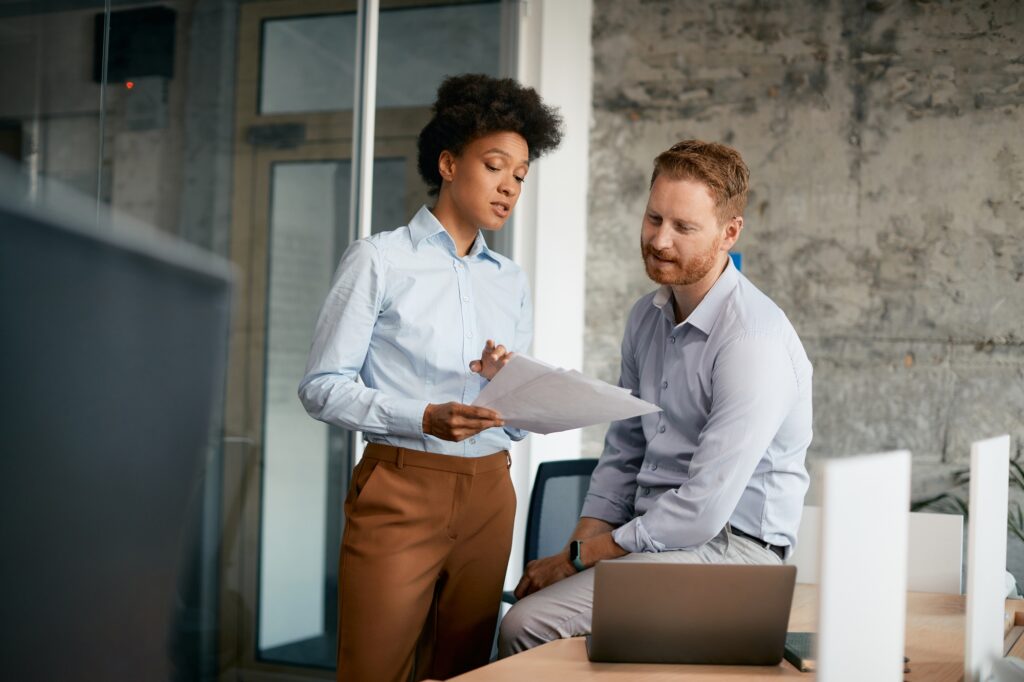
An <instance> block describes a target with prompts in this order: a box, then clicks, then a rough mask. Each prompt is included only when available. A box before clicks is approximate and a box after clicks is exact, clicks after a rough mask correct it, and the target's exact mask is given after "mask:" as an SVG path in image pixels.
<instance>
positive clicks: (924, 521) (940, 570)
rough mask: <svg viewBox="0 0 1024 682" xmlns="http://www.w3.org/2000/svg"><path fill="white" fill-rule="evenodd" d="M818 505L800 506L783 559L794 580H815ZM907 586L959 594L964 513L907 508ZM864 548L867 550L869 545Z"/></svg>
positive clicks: (912, 590) (810, 581) (819, 526)
mask: <svg viewBox="0 0 1024 682" xmlns="http://www.w3.org/2000/svg"><path fill="white" fill-rule="evenodd" d="M820 529H821V507H812V506H807V507H804V513H803V517H802V518H801V519H800V530H799V532H798V534H797V542H796V549H795V550H794V552H793V556H791V557H790V558H789V561H787V562H786V563H789V564H792V565H793V566H796V581H797V582H798V583H817V582H818V554H819V548H818V537H819V532H820ZM908 534H909V537H908V539H907V589H908V590H910V591H911V592H941V593H944V594H960V593H961V591H962V588H963V582H962V574H963V555H964V546H963V542H964V540H963V538H964V517H962V516H960V515H958V514H929V513H926V512H910V520H909V526H908ZM866 551H870V550H869V549H868V550H866Z"/></svg>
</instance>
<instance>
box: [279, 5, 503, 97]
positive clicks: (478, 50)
mask: <svg viewBox="0 0 1024 682" xmlns="http://www.w3.org/2000/svg"><path fill="white" fill-rule="evenodd" d="M500 25H501V5H500V4H499V3H498V2H482V3H474V4H457V5H441V6H433V7H420V8H409V9H391V10H382V11H381V13H380V34H379V42H378V59H377V80H378V85H377V106H378V107H381V108H401V107H421V106H429V105H430V104H431V103H432V102H433V101H434V96H435V94H436V92H437V85H438V83H440V82H441V79H443V78H444V77H445V76H447V75H452V74H456V73H468V72H473V73H486V74H490V75H495V76H496V75H498V69H499V58H500V49H499V47H500V46H499V39H500ZM355 40H356V15H355V14H352V13H349V14H329V15H321V16H314V17H302V18H295V19H272V20H268V21H265V22H264V24H263V57H262V68H261V77H260V112H261V113H264V114H281V113H294V112H312V111H350V110H351V109H352V97H353V83H354V80H353V64H352V58H351V57H352V51H353V50H354V48H355Z"/></svg>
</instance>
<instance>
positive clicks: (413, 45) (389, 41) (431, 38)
mask: <svg viewBox="0 0 1024 682" xmlns="http://www.w3.org/2000/svg"><path fill="white" fill-rule="evenodd" d="M500 29H501V5H500V4H499V3H497V2H488V3H480V4H473V5H447V6H441V7H422V8H415V9H395V10H388V11H382V12H381V13H380V47H379V54H380V58H379V59H380V61H379V63H378V65H377V106H378V107H379V108H389V107H420V106H430V105H431V104H432V103H433V102H434V97H435V96H436V95H437V86H438V85H439V84H440V83H441V81H442V80H443V79H444V78H445V76H453V75H455V74H459V73H486V74H488V75H491V76H497V75H498V68H499V59H500V54H501V52H500V45H499V43H500V35H501V33H500ZM416 132H417V133H418V132H419V131H416Z"/></svg>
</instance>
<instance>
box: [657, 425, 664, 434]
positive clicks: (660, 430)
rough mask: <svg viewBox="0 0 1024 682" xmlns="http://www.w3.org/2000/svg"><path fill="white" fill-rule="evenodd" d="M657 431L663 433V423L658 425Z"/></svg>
mask: <svg viewBox="0 0 1024 682" xmlns="http://www.w3.org/2000/svg"><path fill="white" fill-rule="evenodd" d="M658 433H665V425H664V424H662V425H661V426H659V427H658Z"/></svg>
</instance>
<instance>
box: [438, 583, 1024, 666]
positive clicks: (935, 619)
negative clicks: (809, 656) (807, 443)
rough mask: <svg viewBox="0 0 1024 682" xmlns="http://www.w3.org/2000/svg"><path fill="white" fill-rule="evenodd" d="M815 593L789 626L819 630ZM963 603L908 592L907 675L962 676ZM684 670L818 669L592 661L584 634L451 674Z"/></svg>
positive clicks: (798, 595) (1022, 604) (802, 592)
mask: <svg viewBox="0 0 1024 682" xmlns="http://www.w3.org/2000/svg"><path fill="white" fill-rule="evenodd" d="M817 594H818V590H817V586H816V585H797V586H796V592H795V593H794V595H793V610H792V612H791V613H790V618H789V629H790V631H792V632H800V631H814V630H817V627H816V625H817V623H816V621H817V618H818V615H817V610H818V609H817ZM964 606H965V597H963V596H961V595H949V594H930V593H925V592H910V593H908V594H907V639H906V652H907V656H909V657H910V663H909V666H910V673H908V674H907V675H905V676H904V678H905V679H906V680H908V681H909V682H914V681H916V680H921V681H922V682H923V681H925V680H927V681H928V682H933V681H942V680H949V681H950V682H959V680H960V679H961V678H962V677H963V665H964ZM1007 608H1010V609H1012V610H1015V611H1018V612H1020V614H1021V616H1019V617H1024V601H1022V600H1008V601H1007ZM1014 652H1016V647H1015V649H1014ZM1018 655H1019V654H1018ZM684 674H685V678H686V679H687V680H714V681H716V682H721V681H723V680H762V679H764V680H777V679H787V680H804V681H805V682H807V681H808V680H813V679H814V673H801V672H800V671H798V670H797V669H796V668H794V667H793V666H792V665H790V664H789V663H788V662H787V661H783V662H782V663H781V664H780V665H777V666H774V667H759V666H717V665H654V664H638V663H591V662H590V661H589V660H587V651H586V642H585V640H584V639H583V638H582V637H576V638H574V639H563V640H559V641H555V642H549V643H548V644H545V645H544V646H540V647H537V648H536V649H531V650H530V651H525V652H523V653H521V654H518V655H516V656H512V657H510V658H506V659H504V660H501V661H497V662H495V663H492V664H490V665H488V666H485V667H483V668H479V669H477V670H474V671H473V672H469V673H466V674H465V675H460V676H458V677H455V678H452V679H453V680H457V681H458V682H522V681H523V680H529V681H530V682H546V681H547V680H553V681H555V682H575V681H577V680H599V681H600V682H615V681H618V680H621V681H623V682H625V681H627V680H630V681H632V680H637V679H638V678H640V677H641V676H642V678H643V680H645V682H646V681H647V680H650V681H652V682H653V681H659V680H678V679H679V678H680V677H681V676H682V675H684Z"/></svg>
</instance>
